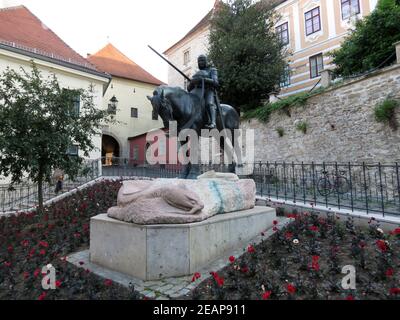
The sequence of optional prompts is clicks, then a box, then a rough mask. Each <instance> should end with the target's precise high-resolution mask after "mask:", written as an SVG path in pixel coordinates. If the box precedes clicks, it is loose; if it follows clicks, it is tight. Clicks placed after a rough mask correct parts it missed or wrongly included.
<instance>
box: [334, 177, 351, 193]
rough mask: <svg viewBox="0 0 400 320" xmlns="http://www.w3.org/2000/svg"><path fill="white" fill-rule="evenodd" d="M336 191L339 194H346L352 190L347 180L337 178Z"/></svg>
mask: <svg viewBox="0 0 400 320" xmlns="http://www.w3.org/2000/svg"><path fill="white" fill-rule="evenodd" d="M335 190H336V192H337V193H338V194H345V193H347V192H349V190H350V184H349V181H348V180H347V178H345V177H337V178H336V179H335Z"/></svg>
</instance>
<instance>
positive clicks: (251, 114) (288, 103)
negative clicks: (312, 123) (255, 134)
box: [243, 92, 316, 122]
mask: <svg viewBox="0 0 400 320" xmlns="http://www.w3.org/2000/svg"><path fill="white" fill-rule="evenodd" d="M315 94H316V93H309V92H306V93H299V94H295V95H292V96H289V97H287V98H284V99H281V100H278V101H276V102H274V103H267V104H265V105H263V106H261V107H259V108H257V109H254V110H249V111H247V112H245V113H244V115H243V118H244V119H253V118H254V119H258V120H260V121H263V122H268V121H269V118H270V116H271V114H272V113H273V112H276V111H280V112H282V113H284V114H286V115H290V110H291V109H292V108H294V107H296V106H304V105H306V103H307V100H308V99H309V98H310V97H312V96H313V95H315Z"/></svg>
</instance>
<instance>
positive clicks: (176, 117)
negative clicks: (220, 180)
mask: <svg viewBox="0 0 400 320" xmlns="http://www.w3.org/2000/svg"><path fill="white" fill-rule="evenodd" d="M202 94H203V92H202V89H199V88H197V89H194V90H192V91H191V92H190V93H189V92H187V91H185V90H183V89H182V88H179V87H168V86H159V87H157V88H156V89H155V90H154V92H153V97H150V96H147V98H148V99H149V100H150V102H151V104H152V106H153V110H154V112H155V113H157V114H158V115H159V116H160V117H161V119H162V121H163V124H164V127H165V128H166V129H169V122H170V121H176V122H177V126H178V134H179V132H181V131H182V130H185V129H192V130H195V131H196V133H197V134H198V136H200V135H201V130H202V129H205V126H206V124H207V123H208V113H207V109H206V106H205V103H204V100H203V99H202ZM220 111H221V113H222V116H221V115H220V114H219V111H218V115H217V122H216V124H217V130H218V131H219V132H221V131H222V130H227V131H229V132H230V134H231V136H232V140H231V143H232V146H235V143H236V142H235V141H234V137H235V135H234V130H235V129H239V125H240V117H239V114H238V112H237V111H236V110H235V109H234V108H233V107H232V106H229V105H227V104H221V105H220ZM224 145H225V143H223V144H221V149H222V151H223V149H224ZM191 170H192V166H191V164H189V165H188V166H186V167H185V169H184V173H183V176H182V177H183V178H188V176H189V175H190V172H191ZM229 171H230V172H235V164H232V165H230V166H229Z"/></svg>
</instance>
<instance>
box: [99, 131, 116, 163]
mask: <svg viewBox="0 0 400 320" xmlns="http://www.w3.org/2000/svg"><path fill="white" fill-rule="evenodd" d="M101 157H102V159H103V165H106V166H111V165H113V158H119V157H120V146H119V143H118V141H117V140H116V139H115V138H113V137H112V136H109V135H107V134H103V137H102V142H101ZM116 162H117V161H116Z"/></svg>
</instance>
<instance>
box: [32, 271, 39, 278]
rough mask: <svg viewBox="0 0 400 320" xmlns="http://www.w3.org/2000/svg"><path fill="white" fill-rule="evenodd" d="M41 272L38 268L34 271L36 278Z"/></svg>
mask: <svg viewBox="0 0 400 320" xmlns="http://www.w3.org/2000/svg"><path fill="white" fill-rule="evenodd" d="M39 274H40V269H36V270H35V271H34V272H33V275H34V276H35V278H37V277H38V275H39Z"/></svg>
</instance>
